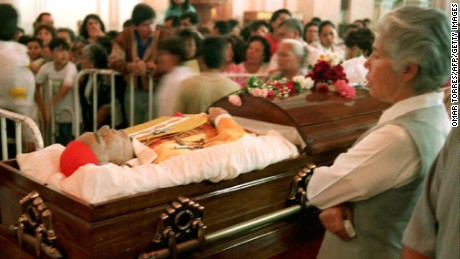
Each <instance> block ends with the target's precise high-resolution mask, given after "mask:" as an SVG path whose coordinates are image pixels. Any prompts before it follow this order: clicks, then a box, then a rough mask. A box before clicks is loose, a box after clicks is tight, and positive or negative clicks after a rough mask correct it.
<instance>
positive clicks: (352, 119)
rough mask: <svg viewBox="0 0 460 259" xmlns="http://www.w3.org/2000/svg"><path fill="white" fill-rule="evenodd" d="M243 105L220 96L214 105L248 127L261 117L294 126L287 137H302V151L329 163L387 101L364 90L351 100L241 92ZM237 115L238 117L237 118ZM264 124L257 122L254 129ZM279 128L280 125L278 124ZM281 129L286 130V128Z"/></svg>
mask: <svg viewBox="0 0 460 259" xmlns="http://www.w3.org/2000/svg"><path fill="white" fill-rule="evenodd" d="M240 97H241V99H242V105H241V106H239V107H238V106H235V105H232V104H231V103H230V102H229V101H228V99H227V98H223V99H221V100H219V101H217V102H216V103H214V105H213V106H219V107H222V108H224V109H226V110H228V111H229V113H230V114H232V115H233V116H234V117H237V118H236V120H237V121H238V122H239V123H240V124H242V125H245V127H249V128H251V124H252V122H251V121H246V120H247V119H251V120H256V121H263V122H268V123H273V124H278V125H285V126H288V127H293V128H295V129H296V131H295V132H293V133H287V135H289V134H291V135H292V136H291V137H289V140H290V141H291V142H293V143H299V140H298V139H299V138H300V139H301V140H303V141H304V143H305V144H306V146H303V147H304V151H305V154H307V155H309V156H310V157H311V158H312V161H313V162H314V163H315V164H316V165H326V164H330V163H332V161H333V160H334V159H335V157H336V156H337V155H338V154H340V153H343V152H344V151H346V150H347V149H348V148H349V147H350V146H351V145H352V144H353V143H354V142H355V141H356V140H357V139H358V137H359V136H360V135H361V134H363V133H364V132H365V131H366V130H368V129H369V128H371V127H372V126H374V125H375V124H376V123H377V121H378V118H379V117H380V115H381V114H382V111H383V110H384V109H386V108H388V107H389V105H388V104H385V103H382V102H380V101H377V100H376V99H374V98H371V97H369V92H368V91H367V90H357V96H356V97H355V98H354V99H353V100H352V101H347V100H346V99H344V98H342V97H340V96H337V95H330V94H323V93H312V92H305V93H302V94H299V95H296V96H294V97H289V98H286V99H275V100H268V99H265V98H260V97H254V96H251V95H241V96H240ZM238 117H240V118H241V119H240V118H238ZM264 127H266V126H265V125H260V126H258V125H256V127H255V130H256V131H257V130H258V129H260V128H264ZM281 128H282V127H281ZM280 131H281V132H288V129H286V131H284V130H283V129H281V130H280Z"/></svg>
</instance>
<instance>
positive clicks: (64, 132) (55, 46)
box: [35, 38, 77, 145]
mask: <svg viewBox="0 0 460 259" xmlns="http://www.w3.org/2000/svg"><path fill="white" fill-rule="evenodd" d="M49 47H50V50H51V54H52V58H53V60H52V61H50V62H48V63H46V64H45V65H43V66H42V68H41V69H40V71H39V72H38V74H37V76H36V80H35V81H36V83H37V89H36V92H35V100H36V102H37V104H38V107H39V109H40V112H41V113H42V116H43V118H44V120H45V123H46V124H49V123H50V121H51V112H52V111H53V115H54V118H55V121H56V122H57V125H58V131H57V133H58V134H57V137H56V142H57V143H60V144H62V145H66V144H67V143H68V142H70V141H71V140H72V118H73V116H75V110H74V107H73V92H72V87H73V86H74V80H75V76H76V75H77V68H76V66H75V64H74V63H72V62H71V61H70V60H69V50H70V46H69V44H68V43H67V42H66V40H64V39H62V38H54V39H53V40H52V41H51V43H50V44H49ZM45 84H46V85H47V86H48V87H47V88H46V89H45V91H44V92H45V94H46V96H51V97H50V98H45V99H44V98H43V96H42V91H41V88H42V86H44V85H45ZM49 84H51V85H49ZM48 91H51V95H48V94H47V93H48Z"/></svg>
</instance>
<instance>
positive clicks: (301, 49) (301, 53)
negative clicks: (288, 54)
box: [280, 39, 307, 66]
mask: <svg viewBox="0 0 460 259" xmlns="http://www.w3.org/2000/svg"><path fill="white" fill-rule="evenodd" d="M283 44H286V45H289V46H290V47H291V51H292V53H294V54H295V55H296V56H298V57H300V66H303V65H304V63H305V60H306V58H307V50H306V48H305V46H303V44H302V43H301V42H300V41H299V40H294V39H283V40H281V42H280V46H281V45H283Z"/></svg>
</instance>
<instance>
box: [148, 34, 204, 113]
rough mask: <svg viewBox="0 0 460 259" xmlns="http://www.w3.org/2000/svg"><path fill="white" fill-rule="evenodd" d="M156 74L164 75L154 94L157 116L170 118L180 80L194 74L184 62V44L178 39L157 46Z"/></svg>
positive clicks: (168, 40)
mask: <svg viewBox="0 0 460 259" xmlns="http://www.w3.org/2000/svg"><path fill="white" fill-rule="evenodd" d="M157 59H158V72H160V73H165V74H164V75H163V76H162V77H161V79H160V82H159V84H158V87H157V89H158V90H157V91H158V92H157V94H156V105H157V116H158V117H160V116H172V115H173V114H174V112H176V111H175V110H174V105H175V104H176V101H177V96H178V93H179V88H180V84H181V83H182V80H184V79H186V78H189V77H191V76H193V75H195V73H194V72H193V71H192V70H191V69H190V68H189V67H187V66H185V65H184V62H185V61H186V59H187V54H186V50H185V44H184V41H183V40H182V38H180V37H175V36H174V37H170V38H167V39H165V40H163V41H160V43H159V45H158V58H157Z"/></svg>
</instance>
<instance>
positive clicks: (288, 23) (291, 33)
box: [268, 18, 320, 75]
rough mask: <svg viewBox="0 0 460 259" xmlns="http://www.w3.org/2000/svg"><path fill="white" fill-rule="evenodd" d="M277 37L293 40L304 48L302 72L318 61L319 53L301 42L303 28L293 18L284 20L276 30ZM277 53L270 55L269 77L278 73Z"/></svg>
mask: <svg viewBox="0 0 460 259" xmlns="http://www.w3.org/2000/svg"><path fill="white" fill-rule="evenodd" d="M278 35H279V37H280V39H281V40H284V39H293V40H296V41H298V42H299V43H301V44H302V46H303V47H304V48H305V53H306V62H305V63H304V64H303V65H304V67H303V68H304V70H306V69H307V66H308V65H314V64H315V63H316V60H317V59H318V57H319V55H320V51H319V50H318V49H316V48H314V47H311V46H310V45H308V44H307V43H306V42H305V41H303V40H302V36H303V28H302V23H301V22H300V21H299V20H298V19H295V18H290V19H287V20H284V21H283V22H282V23H281V24H280V26H279V29H278ZM278 58H279V56H278V51H277V52H276V53H275V54H273V55H272V58H271V59H270V63H269V65H268V73H269V74H270V75H274V74H276V73H277V72H278V71H279V69H280V68H279V67H278Z"/></svg>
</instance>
